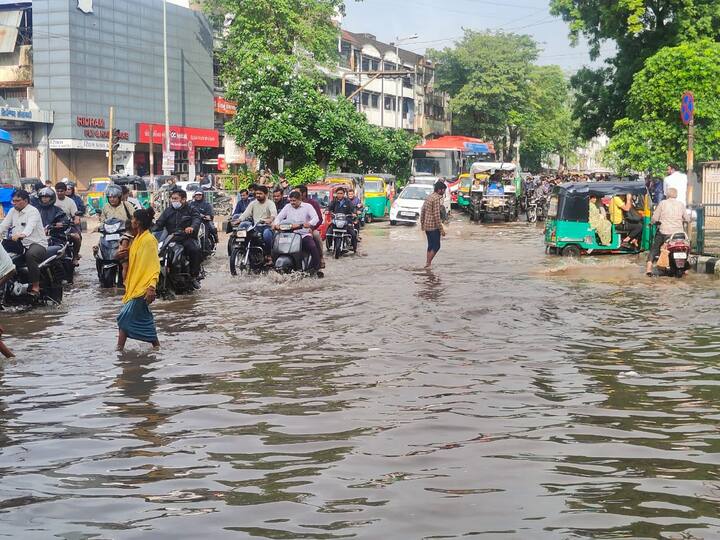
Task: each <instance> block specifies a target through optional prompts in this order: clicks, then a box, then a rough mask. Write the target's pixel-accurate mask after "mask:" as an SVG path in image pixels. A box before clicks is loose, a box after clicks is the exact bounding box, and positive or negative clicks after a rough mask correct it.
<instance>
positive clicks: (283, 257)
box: [272, 223, 322, 277]
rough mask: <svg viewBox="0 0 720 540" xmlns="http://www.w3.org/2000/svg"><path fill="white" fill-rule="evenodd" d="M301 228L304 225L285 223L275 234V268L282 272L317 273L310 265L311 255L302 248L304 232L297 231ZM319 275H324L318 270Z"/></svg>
mask: <svg viewBox="0 0 720 540" xmlns="http://www.w3.org/2000/svg"><path fill="white" fill-rule="evenodd" d="M300 228H302V225H291V224H289V223H288V224H283V225H280V231H279V232H278V233H277V234H276V235H275V239H274V240H273V247H272V261H273V267H274V268H275V270H276V271H277V272H279V273H281V274H290V273H292V272H304V273H309V274H310V275H313V274H315V271H314V270H313V269H312V267H311V265H310V262H311V256H310V254H309V253H306V252H305V251H303V248H302V238H303V237H302V234H300V233H298V232H295V229H300ZM317 276H318V277H322V273H321V272H317Z"/></svg>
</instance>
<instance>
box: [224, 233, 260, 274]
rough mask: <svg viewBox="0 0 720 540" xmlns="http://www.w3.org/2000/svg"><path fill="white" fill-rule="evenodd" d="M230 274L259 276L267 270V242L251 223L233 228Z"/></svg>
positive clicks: (230, 241)
mask: <svg viewBox="0 0 720 540" xmlns="http://www.w3.org/2000/svg"><path fill="white" fill-rule="evenodd" d="M228 250H229V251H230V255H229V257H230V274H232V275H233V276H236V275H238V273H242V272H248V273H250V272H252V273H254V274H259V273H261V272H262V271H263V270H265V241H264V240H263V237H262V231H261V230H260V229H258V228H257V227H256V226H255V225H253V224H252V223H249V222H247V221H246V222H244V223H238V224H237V225H235V226H233V230H232V233H231V234H230V239H229V240H228Z"/></svg>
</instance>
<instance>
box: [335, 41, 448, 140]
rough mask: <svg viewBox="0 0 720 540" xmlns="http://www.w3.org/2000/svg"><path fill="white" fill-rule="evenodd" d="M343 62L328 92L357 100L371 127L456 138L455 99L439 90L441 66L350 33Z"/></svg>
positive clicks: (342, 52) (342, 51) (342, 43)
mask: <svg viewBox="0 0 720 540" xmlns="http://www.w3.org/2000/svg"><path fill="white" fill-rule="evenodd" d="M340 57H341V60H340V65H339V68H338V70H337V72H336V73H333V74H332V75H331V77H330V81H329V83H328V93H329V94H330V95H332V96H344V97H345V98H350V99H352V100H353V101H354V102H355V104H356V105H357V107H358V110H360V111H362V112H363V113H365V115H366V116H367V118H368V121H369V122H370V123H372V124H374V125H377V126H381V127H386V128H396V129H406V130H408V131H413V132H415V133H418V134H420V135H422V136H423V137H425V138H432V137H436V136H441V135H447V134H449V133H450V130H451V116H450V108H449V97H448V95H447V94H445V93H443V92H440V91H438V90H436V89H435V66H434V65H433V63H432V62H431V61H430V60H428V59H427V58H426V57H424V56H422V55H419V54H416V53H413V52H411V51H407V50H404V49H402V48H400V47H396V46H394V45H392V44H388V43H382V42H380V41H378V40H377V38H376V37H375V36H374V35H372V34H355V33H352V32H348V31H347V30H343V31H342V36H341V39H340Z"/></svg>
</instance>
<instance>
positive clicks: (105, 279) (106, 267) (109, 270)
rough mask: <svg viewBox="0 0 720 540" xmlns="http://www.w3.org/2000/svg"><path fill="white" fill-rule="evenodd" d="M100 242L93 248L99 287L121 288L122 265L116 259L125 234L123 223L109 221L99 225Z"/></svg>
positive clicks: (116, 220)
mask: <svg viewBox="0 0 720 540" xmlns="http://www.w3.org/2000/svg"><path fill="white" fill-rule="evenodd" d="M99 232H100V242H99V243H98V245H97V246H95V247H94V248H93V252H94V254H95V267H96V268H97V274H98V279H99V280H100V286H101V287H103V288H106V289H107V288H111V287H122V285H123V275H122V264H121V262H120V261H119V260H118V259H117V252H118V250H119V249H120V241H121V239H122V235H123V233H124V232H125V222H124V221H122V220H119V219H110V220H108V221H106V222H105V223H104V224H101V225H100V228H99Z"/></svg>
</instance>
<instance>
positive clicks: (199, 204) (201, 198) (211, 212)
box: [190, 191, 218, 244]
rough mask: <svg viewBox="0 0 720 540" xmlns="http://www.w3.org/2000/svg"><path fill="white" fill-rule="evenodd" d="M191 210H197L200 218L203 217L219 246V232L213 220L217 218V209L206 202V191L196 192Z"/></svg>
mask: <svg viewBox="0 0 720 540" xmlns="http://www.w3.org/2000/svg"><path fill="white" fill-rule="evenodd" d="M190 208H193V209H195V210H197V211H198V213H199V214H200V216H202V218H203V221H204V222H205V226H206V227H207V229H208V232H209V233H210V235H211V236H212V238H213V241H214V242H215V243H216V244H217V243H218V232H217V227H215V223H214V222H213V219H214V218H215V209H214V208H213V206H212V204H210V203H209V202H207V200H205V192H204V191H196V192H195V194H194V195H193V200H192V202H191V203H190Z"/></svg>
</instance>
